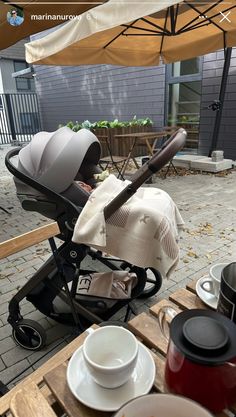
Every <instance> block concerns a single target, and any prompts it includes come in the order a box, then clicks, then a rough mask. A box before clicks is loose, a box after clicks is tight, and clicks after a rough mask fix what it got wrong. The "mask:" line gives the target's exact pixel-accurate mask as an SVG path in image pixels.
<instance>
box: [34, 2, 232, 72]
mask: <svg viewBox="0 0 236 417" xmlns="http://www.w3.org/2000/svg"><path fill="white" fill-rule="evenodd" d="M163 7H164V9H163ZM234 45H236V2H235V0H233V1H228V0H215V1H212V0H211V1H205V0H204V1H203V0H194V1H193V0H185V1H179V0H165V1H163V0H147V1H145V0H143V1H142V2H141V1H137V0H129V1H125V0H119V1H117V0H110V1H109V2H107V3H106V4H103V5H101V6H98V7H96V8H95V9H93V10H92V11H91V13H90V15H89V19H88V16H87V14H86V13H84V14H83V15H82V16H81V20H73V21H70V22H69V23H67V24H66V25H64V27H62V28H60V29H58V30H57V31H55V32H54V33H51V34H50V35H48V36H46V37H45V38H42V39H39V40H35V41H33V42H30V43H29V44H26V60H27V61H28V62H29V63H37V64H39V63H40V64H54V65H81V64H114V65H126V66H136V65H139V66H140V65H142V66H150V65H158V64H159V61H160V57H162V60H163V61H164V62H165V63H169V62H174V61H179V60H185V59H190V58H192V57H195V56H198V55H204V54H207V53H209V52H212V51H216V50H218V49H221V48H225V47H226V46H234Z"/></svg>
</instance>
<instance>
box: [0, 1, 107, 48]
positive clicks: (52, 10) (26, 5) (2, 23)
mask: <svg viewBox="0 0 236 417" xmlns="http://www.w3.org/2000/svg"><path fill="white" fill-rule="evenodd" d="M104 2H105V0H83V2H81V1H76V0H74V2H73V3H72V4H71V3H69V4H67V2H60V0H50V1H48V2H42V1H40V0H28V1H27V2H26V1H23V0H21V1H15V2H12V3H10V4H7V2H4V1H3V0H0V50H2V49H5V48H8V47H9V46H11V45H14V44H15V43H16V42H18V41H19V40H21V39H23V38H26V37H27V36H29V35H32V34H34V33H38V32H41V31H43V30H45V29H49V28H51V27H53V26H57V25H59V24H61V23H63V21H64V16H66V15H67V16H68V15H80V14H81V13H83V12H85V11H86V10H88V9H91V8H92V7H95V6H97V5H98V4H101V3H104ZM16 6H17V7H19V8H20V9H23V12H24V22H23V23H22V24H21V25H20V26H17V27H14V26H11V25H10V24H9V23H8V22H7V12H9V11H10V10H12V9H14V8H15V7H16ZM32 15H34V16H35V15H37V16H38V18H35V17H34V16H33V17H32ZM59 15H60V16H63V17H62V18H61V19H58V18H55V17H53V16H59ZM41 16H42V18H41ZM51 16H52V18H50V19H49V17H51ZM68 19H69V18H68ZM68 19H65V20H68Z"/></svg>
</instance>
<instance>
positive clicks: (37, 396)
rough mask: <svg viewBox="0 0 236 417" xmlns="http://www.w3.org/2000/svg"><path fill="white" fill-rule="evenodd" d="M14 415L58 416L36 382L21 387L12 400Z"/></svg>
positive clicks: (11, 409)
mask: <svg viewBox="0 0 236 417" xmlns="http://www.w3.org/2000/svg"><path fill="white" fill-rule="evenodd" d="M10 411H11V412H12V414H13V416H14V417H42V416H47V417H56V414H55V413H54V411H53V410H52V408H51V407H50V405H49V404H48V402H47V401H46V400H45V398H44V396H43V395H42V394H41V392H40V390H39V388H38V387H37V385H36V384H33V383H32V384H29V385H28V386H27V388H26V387H25V388H22V389H20V390H19V391H18V392H17V393H16V394H15V395H14V397H13V398H12V399H11V402H10Z"/></svg>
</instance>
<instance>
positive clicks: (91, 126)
mask: <svg viewBox="0 0 236 417" xmlns="http://www.w3.org/2000/svg"><path fill="white" fill-rule="evenodd" d="M152 125H153V121H152V120H151V119H150V118H149V117H146V118H144V119H137V117H136V116H134V117H133V119H132V120H129V121H122V122H121V121H119V120H118V119H114V120H113V121H110V122H109V121H108V120H99V121H97V122H94V123H91V122H90V121H89V120H84V121H83V122H82V123H79V122H77V121H76V122H75V123H74V122H72V121H69V122H68V123H67V124H66V126H68V127H69V128H70V129H72V130H73V131H74V132H78V131H79V130H80V129H88V130H95V129H99V128H107V129H108V128H111V129H115V128H122V127H129V126H130V127H133V126H152ZM62 126H63V124H60V125H59V126H58V127H62Z"/></svg>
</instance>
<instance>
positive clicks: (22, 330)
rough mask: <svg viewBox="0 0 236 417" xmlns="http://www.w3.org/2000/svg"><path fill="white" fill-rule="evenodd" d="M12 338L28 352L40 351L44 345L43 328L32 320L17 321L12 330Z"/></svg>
mask: <svg viewBox="0 0 236 417" xmlns="http://www.w3.org/2000/svg"><path fill="white" fill-rule="evenodd" d="M12 337H13V339H14V340H15V342H16V343H17V344H18V345H20V346H21V347H23V348H25V349H28V350H34V351H36V350H40V349H42V348H43V346H44V345H45V343H46V332H45V330H44V328H43V327H42V326H41V325H40V324H38V323H37V322H36V321H34V320H28V319H22V320H20V321H18V323H16V325H15V326H14V328H13V330H12Z"/></svg>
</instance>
